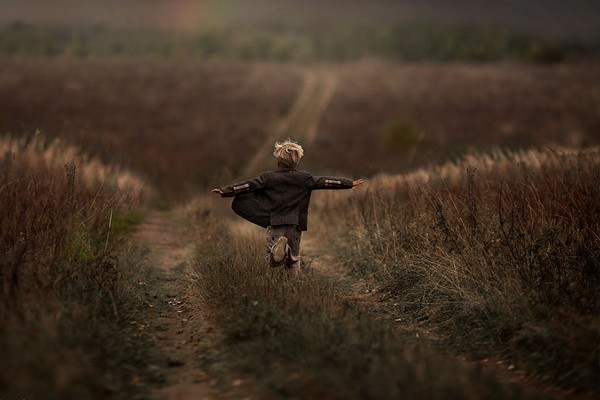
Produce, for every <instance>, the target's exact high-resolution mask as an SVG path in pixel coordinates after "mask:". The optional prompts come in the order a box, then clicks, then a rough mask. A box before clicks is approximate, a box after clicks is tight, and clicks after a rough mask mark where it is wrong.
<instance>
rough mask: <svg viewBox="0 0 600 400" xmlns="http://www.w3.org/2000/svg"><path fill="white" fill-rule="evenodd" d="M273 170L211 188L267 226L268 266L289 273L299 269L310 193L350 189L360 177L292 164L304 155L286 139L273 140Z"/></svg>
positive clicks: (237, 210) (239, 211)
mask: <svg viewBox="0 0 600 400" xmlns="http://www.w3.org/2000/svg"><path fill="white" fill-rule="evenodd" d="M273 155H274V156H275V158H277V170H275V171H268V172H264V173H262V174H261V175H260V176H259V177H257V178H253V179H250V180H247V181H243V182H240V183H236V184H234V185H230V186H226V187H224V188H222V189H213V190H212V193H218V194H220V195H221V196H222V197H234V196H235V198H234V200H233V203H232V205H231V208H232V209H233V210H234V211H235V213H236V214H238V215H239V216H241V217H242V218H244V219H247V220H248V221H250V222H253V223H255V224H257V225H260V226H262V227H263V228H267V253H268V256H269V259H270V264H271V266H273V267H275V266H279V265H285V266H286V267H287V268H289V269H290V272H292V274H293V276H297V275H298V272H299V270H300V237H301V235H302V231H306V230H307V222H308V205H309V202H310V195H311V193H312V191H313V190H317V189H351V188H352V187H354V186H358V185H361V184H362V183H364V180H363V179H358V180H355V181H352V180H351V179H347V178H332V177H327V176H313V175H311V174H310V173H308V172H304V171H298V170H297V169H296V167H297V166H298V162H299V161H300V159H301V158H302V156H303V155H304V150H303V149H302V146H300V145H299V144H298V143H296V142H293V141H291V140H290V139H288V140H286V141H284V142H277V143H275V151H274V152H273Z"/></svg>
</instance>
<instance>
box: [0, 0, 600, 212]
mask: <svg viewBox="0 0 600 400" xmlns="http://www.w3.org/2000/svg"><path fill="white" fill-rule="evenodd" d="M0 10H1V12H0V56H1V57H2V62H1V63H0V133H2V134H10V135H12V136H23V135H25V136H27V135H33V134H35V132H41V134H42V135H43V136H44V137H47V138H56V137H60V138H61V139H64V140H66V141H68V142H69V143H73V144H75V145H77V146H80V147H82V148H83V149H84V150H85V151H87V152H90V153H91V154H93V155H96V156H99V157H101V158H103V159H104V160H105V161H108V162H112V163H118V164H122V165H124V166H126V167H128V168H131V169H133V170H134V171H136V172H137V173H139V174H141V175H143V176H145V177H146V178H147V179H148V180H149V181H150V182H152V184H153V185H155V186H157V187H158V188H159V191H160V192H162V193H163V194H164V196H166V197H167V198H169V201H171V200H172V199H173V198H180V197H182V198H187V197H188V196H189V195H190V194H192V193H195V192H197V191H198V190H204V189H205V188H207V187H210V186H212V185H216V184H218V183H219V182H224V181H229V180H231V179H237V178H240V177H242V176H245V175H246V174H252V173H257V172H258V171H259V170H260V169H261V168H268V167H270V164H269V161H268V154H269V149H270V147H269V146H266V145H265V143H272V142H273V141H274V140H275V139H283V138H286V137H288V136H290V137H292V138H295V139H297V140H300V141H303V142H304V143H305V145H306V147H307V149H308V150H309V151H307V156H306V158H305V162H304V167H305V168H310V169H314V170H316V171H317V172H323V173H346V174H360V175H363V176H371V175H375V174H378V173H395V172H401V171H406V170H409V169H414V168H416V167H419V166H423V165H425V164H431V163H439V162H442V161H444V160H448V159H452V158H456V157H459V156H461V155H462V154H464V153H466V152H469V151H472V150H477V151H487V150H490V149H492V148H498V147H499V148H507V149H517V148H529V147H545V146H554V145H556V146H559V145H560V146H570V147H585V146H592V145H596V144H598V142H599V132H600V122H599V115H598V109H599V108H598V107H599V104H600V103H599V102H600V100H599V98H600V89H599V86H598V77H599V75H600V73H599V69H598V54H599V52H600V23H599V21H600V4H599V3H598V2H597V1H593V0H573V1H569V2H565V1H560V0H505V1H501V2H491V3H490V2H480V1H474V0H454V1H442V0H420V1H416V0H406V1H399V0H368V1H367V0H319V1H317V0H303V1H296V0H253V1H242V0H196V1H191V0H168V1H167V0H130V1H118V0H103V1H95V0H54V1H48V0H45V1H42V0H20V1H17V0H0ZM232 146H234V147H235V148H236V149H241V150H240V151H238V150H236V151H235V152H232V151H231V150H230V149H231V147H232ZM132 148H135V149H136V151H135V152H133V153H132V152H131V149H132ZM257 152H263V153H265V154H266V155H267V157H266V158H264V159H262V158H260V157H257V156H254V154H255V153H257Z"/></svg>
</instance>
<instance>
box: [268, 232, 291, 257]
mask: <svg viewBox="0 0 600 400" xmlns="http://www.w3.org/2000/svg"><path fill="white" fill-rule="evenodd" d="M281 236H285V229H284V227H283V226H269V227H268V228H267V243H266V244H267V259H268V260H269V264H270V265H271V267H277V266H280V265H281V264H283V263H282V262H279V263H277V262H275V260H273V247H274V246H275V243H277V241H278V240H279V238H280V237H281ZM287 254H288V251H287V249H286V258H287ZM284 262H285V259H284Z"/></svg>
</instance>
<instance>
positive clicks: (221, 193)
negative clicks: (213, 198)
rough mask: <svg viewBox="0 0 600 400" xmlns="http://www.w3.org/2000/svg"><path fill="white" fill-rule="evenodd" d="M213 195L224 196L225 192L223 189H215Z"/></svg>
mask: <svg viewBox="0 0 600 400" xmlns="http://www.w3.org/2000/svg"><path fill="white" fill-rule="evenodd" d="M211 193H217V194H220V195H221V196H223V191H222V190H221V189H213V190H212V192H211Z"/></svg>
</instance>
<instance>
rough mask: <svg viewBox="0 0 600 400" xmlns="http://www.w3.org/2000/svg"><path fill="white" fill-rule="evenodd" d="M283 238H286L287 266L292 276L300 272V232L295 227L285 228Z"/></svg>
mask: <svg viewBox="0 0 600 400" xmlns="http://www.w3.org/2000/svg"><path fill="white" fill-rule="evenodd" d="M285 236H286V237H287V238H288V246H289V248H290V249H289V256H288V260H287V266H288V268H290V269H291V270H292V271H293V273H294V274H298V272H299V271H300V240H301V238H302V231H301V230H300V228H298V226H296V225H288V226H286V232H285Z"/></svg>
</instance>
